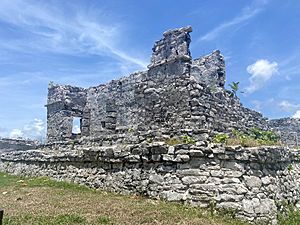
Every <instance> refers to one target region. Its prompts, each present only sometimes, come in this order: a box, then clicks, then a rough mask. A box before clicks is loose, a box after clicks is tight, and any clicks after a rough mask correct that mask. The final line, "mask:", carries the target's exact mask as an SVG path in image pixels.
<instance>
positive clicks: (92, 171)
mask: <svg viewBox="0 0 300 225" xmlns="http://www.w3.org/2000/svg"><path fill="white" fill-rule="evenodd" d="M295 156H296V153H295V152H292V151H291V150H289V149H286V148H283V147H259V148H242V147H239V146H236V147H223V146H220V145H213V144H205V143H204V142H198V143H197V144H195V145H191V144H179V145H176V146H169V145H166V144H165V143H164V142H154V143H147V142H143V143H140V144H127V145H124V144H116V145H111V146H109V145H108V146H103V145H100V144H97V142H87V143H81V144H78V145H76V144H75V145H74V143H73V144H63V143H61V144H57V145H51V146H47V147H45V148H44V149H40V150H31V151H24V152H20V151H18V152H17V151H15V152H6V153H4V154H2V156H1V161H0V170H1V171H6V172H9V173H14V174H21V175H30V176H49V177H52V178H54V179H57V180H65V181H71V182H76V183H79V184H84V185H87V186H90V187H93V188H101V189H108V190H113V191H119V192H122V193H137V194H141V195H145V196H150V197H153V198H163V199H166V200H168V201H180V202H185V203H189V204H192V205H195V206H201V207H209V206H214V207H216V209H225V210H230V211H231V212H234V213H235V215H236V216H237V217H238V218H242V219H246V220H250V221H267V222H268V223H271V224H274V223H276V214H277V210H278V207H280V205H281V204H282V203H283V202H288V203H291V204H296V203H297V202H298V200H299V197H300V188H299V174H300V173H299V162H298V158H297V157H295Z"/></svg>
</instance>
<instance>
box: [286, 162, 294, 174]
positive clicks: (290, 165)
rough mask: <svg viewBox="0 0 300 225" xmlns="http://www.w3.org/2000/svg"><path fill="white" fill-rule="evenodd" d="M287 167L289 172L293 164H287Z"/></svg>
mask: <svg viewBox="0 0 300 225" xmlns="http://www.w3.org/2000/svg"><path fill="white" fill-rule="evenodd" d="M287 169H288V171H289V172H291V171H292V170H293V165H292V164H289V165H288V167H287Z"/></svg>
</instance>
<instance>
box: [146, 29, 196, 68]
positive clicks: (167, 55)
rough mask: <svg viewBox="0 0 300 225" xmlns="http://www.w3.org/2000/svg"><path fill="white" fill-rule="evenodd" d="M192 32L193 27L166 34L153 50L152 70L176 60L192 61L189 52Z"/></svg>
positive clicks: (169, 31) (170, 31)
mask: <svg viewBox="0 0 300 225" xmlns="http://www.w3.org/2000/svg"><path fill="white" fill-rule="evenodd" d="M190 32H192V27H191V26H187V27H183V28H178V29H174V30H168V31H166V32H164V34H163V36H164V37H163V39H161V40H159V41H156V42H155V44H154V47H153V48H152V50H153V53H152V57H151V64H150V65H149V66H148V67H149V68H152V67H155V66H158V65H161V64H163V63H168V62H174V61H176V60H182V61H190V60H191V59H192V57H191V53H190V50H189V45H190V42H191V38H190V34H189V33H190Z"/></svg>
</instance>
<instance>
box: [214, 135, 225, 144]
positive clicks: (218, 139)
mask: <svg viewBox="0 0 300 225" xmlns="http://www.w3.org/2000/svg"><path fill="white" fill-rule="evenodd" d="M228 139H229V135H228V134H222V133H221V134H217V135H216V136H215V137H214V139H213V142H214V143H226V142H227V140H228Z"/></svg>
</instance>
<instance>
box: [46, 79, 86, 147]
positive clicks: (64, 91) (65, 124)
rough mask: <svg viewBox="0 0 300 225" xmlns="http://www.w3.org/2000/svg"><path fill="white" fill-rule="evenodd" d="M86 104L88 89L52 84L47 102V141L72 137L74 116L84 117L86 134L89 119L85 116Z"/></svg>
mask: <svg viewBox="0 0 300 225" xmlns="http://www.w3.org/2000/svg"><path fill="white" fill-rule="evenodd" d="M85 104H86V90H85V89H84V88H79V87H72V86H69V85H52V86H50V87H49V89H48V102H47V105H46V107H47V141H48V142H52V141H60V140H66V139H70V138H72V123H73V118H74V117H80V118H82V125H81V130H82V134H83V135H86V134H88V132H87V131H86V126H88V121H86V118H85V117H83V111H84V107H85Z"/></svg>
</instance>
